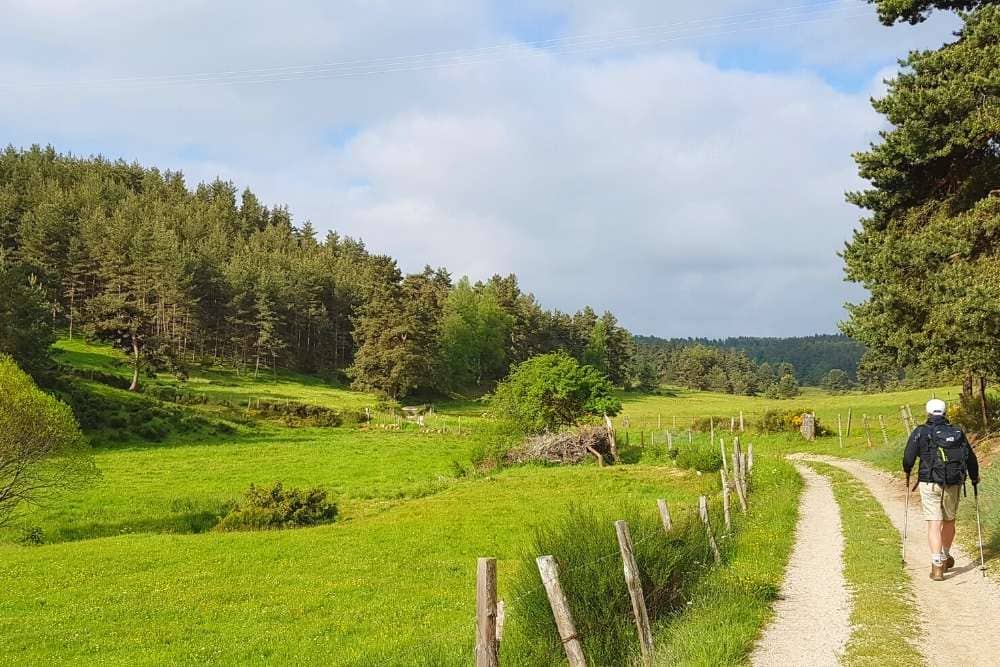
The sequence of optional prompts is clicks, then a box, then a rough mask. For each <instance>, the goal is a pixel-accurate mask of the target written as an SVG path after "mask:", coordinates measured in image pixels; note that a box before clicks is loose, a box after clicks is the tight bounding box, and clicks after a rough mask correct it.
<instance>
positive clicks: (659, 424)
mask: <svg viewBox="0 0 1000 667" xmlns="http://www.w3.org/2000/svg"><path fill="white" fill-rule="evenodd" d="M661 428H663V420H662V419H660V413H659V412H657V413H656V430H657V431H659V430H660V429H661Z"/></svg>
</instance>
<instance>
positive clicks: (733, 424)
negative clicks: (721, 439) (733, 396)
mask: <svg viewBox="0 0 1000 667" xmlns="http://www.w3.org/2000/svg"><path fill="white" fill-rule="evenodd" d="M729 432H730V433H735V432H736V417H730V418H729Z"/></svg>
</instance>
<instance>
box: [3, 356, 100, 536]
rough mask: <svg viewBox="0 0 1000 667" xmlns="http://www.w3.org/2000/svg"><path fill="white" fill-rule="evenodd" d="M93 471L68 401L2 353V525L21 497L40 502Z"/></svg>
mask: <svg viewBox="0 0 1000 667" xmlns="http://www.w3.org/2000/svg"><path fill="white" fill-rule="evenodd" d="M96 474H97V473H96V468H95V467H94V461H93V458H92V457H91V455H90V446H89V445H88V444H87V441H86V440H84V438H83V434H82V433H80V426H79V424H78V423H77V421H76V419H74V417H73V412H72V411H71V410H70V408H69V406H67V405H66V404H65V403H62V402H60V401H59V400H57V399H56V398H54V397H52V396H50V395H49V394H46V393H45V392H43V391H42V390H40V389H39V388H38V387H36V386H35V383H34V382H32V380H31V378H30V377H28V375H27V374H25V373H24V372H23V371H22V370H21V369H20V368H18V367H17V365H16V364H15V363H14V361H13V359H11V358H10V357H8V356H6V355H2V354H0V525H3V524H4V523H5V522H6V521H7V520H9V519H10V517H11V516H12V515H13V513H14V511H15V510H16V508H17V507H18V506H19V505H20V504H21V503H22V502H29V503H36V504H37V503H40V502H42V501H44V500H46V499H48V498H49V497H50V496H51V495H53V494H55V493H57V492H60V491H63V490H65V489H66V488H70V487H73V486H75V485H77V484H79V483H83V482H85V481H86V480H88V479H89V478H91V477H93V476H94V475H96Z"/></svg>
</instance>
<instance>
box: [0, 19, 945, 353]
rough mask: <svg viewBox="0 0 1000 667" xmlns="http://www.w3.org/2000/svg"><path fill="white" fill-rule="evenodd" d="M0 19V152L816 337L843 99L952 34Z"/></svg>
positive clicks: (762, 329) (865, 124) (831, 274)
mask: <svg viewBox="0 0 1000 667" xmlns="http://www.w3.org/2000/svg"><path fill="white" fill-rule="evenodd" d="M0 15H2V16H4V21H3V23H2V24H0V91H2V92H3V94H4V95H5V97H6V99H7V100H8V101H11V100H12V101H13V103H10V102H8V103H6V104H4V105H2V106H0V141H3V142H4V143H8V142H9V143H12V144H14V145H29V144H31V143H40V144H46V143H51V144H53V145H54V146H56V148H58V149H59V150H63V151H73V152H74V153H77V154H91V153H101V154H104V155H106V156H109V157H122V158H125V159H127V160H138V161H140V162H143V163H146V164H155V165H157V166H159V167H161V168H164V169H166V168H170V169H180V170H182V171H183V172H184V173H185V174H186V176H187V178H188V181H189V184H191V185H194V183H196V182H197V181H198V180H203V179H212V178H215V177H222V178H225V179H229V180H232V181H234V182H235V183H236V184H237V185H238V186H240V187H242V186H244V185H249V186H251V187H252V188H253V189H254V190H255V191H256V192H258V194H260V195H261V197H262V198H263V199H265V200H266V201H268V202H271V203H287V204H288V205H289V206H290V208H291V210H292V212H293V214H294V215H295V216H296V219H297V220H305V219H309V220H311V221H312V223H313V224H314V225H315V226H316V227H317V228H318V229H320V230H326V229H336V230H338V231H339V232H341V233H344V234H349V235H352V236H359V237H361V238H363V239H364V240H365V241H366V243H367V244H368V245H369V246H370V247H371V248H373V249H374V250H376V251H379V252H387V253H389V254H392V255H393V256H395V257H397V258H399V260H400V264H401V266H402V267H403V268H404V270H419V269H421V268H422V267H423V266H424V264H426V263H430V264H432V265H435V266H437V265H443V266H446V267H448V268H449V269H451V270H452V271H453V273H454V274H455V276H456V278H457V277H458V276H460V275H463V274H468V275H470V276H471V277H472V278H473V279H479V278H485V277H488V276H489V275H491V274H492V273H495V272H500V273H508V272H516V273H517V274H518V276H519V277H520V278H521V283H522V286H523V287H524V288H526V289H528V290H530V291H533V292H534V293H535V294H536V295H537V296H538V298H539V299H540V300H541V301H542V302H543V304H545V305H546V306H549V307H557V308H560V309H562V310H568V311H573V310H576V309H578V308H580V307H582V306H583V305H584V304H586V303H589V304H592V305H593V306H594V307H596V308H598V309H610V310H613V311H614V312H615V313H617V314H618V315H619V316H620V318H621V320H622V321H623V322H624V323H625V324H626V325H627V326H629V327H630V328H631V329H632V330H634V331H636V332H641V333H652V334H659V335H664V336H725V335H741V334H742V335H791V334H807V333H814V332H828V331H833V330H834V329H835V327H836V324H837V322H838V320H840V319H841V318H843V316H844V312H843V309H842V306H843V303H844V302H845V301H848V300H857V299H859V298H862V297H863V294H861V293H860V292H859V290H858V289H857V288H856V287H854V286H851V285H848V284H845V283H844V282H843V279H842V275H843V272H842V268H841V265H840V260H839V259H838V258H837V255H836V253H837V251H838V250H839V249H840V248H841V247H842V246H843V243H844V241H845V240H846V239H847V238H849V237H850V234H851V230H852V229H853V228H854V226H855V225H856V224H857V219H858V211H856V210H854V209H852V208H851V207H849V206H847V205H846V204H845V203H844V201H843V193H844V191H845V190H850V189H855V188H858V187H861V186H862V185H863V184H862V183H860V182H859V181H858V179H857V176H856V173H855V169H854V165H853V163H852V161H851V159H850V154H851V153H852V152H854V151H856V150H859V149H863V148H864V147H865V146H866V145H867V143H868V142H869V141H872V140H874V139H875V137H876V132H877V131H878V129H879V128H880V127H881V123H882V121H881V119H880V118H879V117H878V116H877V115H875V114H874V112H872V110H871V109H870V105H869V103H868V99H869V97H870V96H871V95H873V94H879V92H880V91H881V90H882V84H881V81H882V79H884V78H885V77H887V76H891V74H892V73H893V72H894V71H895V67H896V66H895V63H896V59H897V58H899V57H902V56H903V55H904V54H905V53H906V52H907V51H908V50H909V49H912V48H934V47H936V46H938V45H940V44H941V43H942V42H943V41H945V40H946V39H948V37H949V33H950V31H951V30H952V29H953V28H954V27H955V25H956V21H955V19H954V17H951V16H949V15H939V16H935V17H934V18H933V19H932V20H931V21H929V22H927V23H926V24H924V25H921V26H917V27H911V26H897V27H894V28H885V27H883V26H881V25H880V24H879V23H878V22H877V21H876V19H875V16H874V9H873V8H872V7H870V6H868V5H866V4H865V3H862V2H858V1H857V0H827V1H825V2H824V1H821V0H814V2H812V3H805V2H803V1H802V0H799V1H798V2H796V1H795V0H786V1H785V2H771V1H766V2H765V1H750V0H718V1H717V2H713V3H663V2H661V1H653V0H623V1H620V2H607V3H601V2H586V3H581V2H578V1H574V0H531V1H529V2H522V3H509V2H493V1H488V0H468V1H466V2H462V3H454V2H448V1H445V0H427V1H424V2H413V3H388V2H363V1H361V0H356V1H345V2H338V3H324V2H297V3H294V4H287V3H277V2H274V3H260V2H235V1H232V0H226V1H223V2H216V3H211V4H206V3H200V2H194V0H179V1H177V2H173V3H159V4H148V5H147V4H137V3H131V2H126V1H125V0H95V1H91V2H87V1H85V0H31V1H29V0H0ZM546 40H548V41H547V42H546V43H544V44H540V43H539V42H542V41H546ZM427 54H435V55H427ZM347 63H349V64H347ZM276 68H285V69H276ZM223 72H228V73H229V74H219V73H223ZM159 77H168V78H159Z"/></svg>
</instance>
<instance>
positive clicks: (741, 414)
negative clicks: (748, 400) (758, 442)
mask: <svg viewBox="0 0 1000 667" xmlns="http://www.w3.org/2000/svg"><path fill="white" fill-rule="evenodd" d="M744 430H745V429H744V426H743V411H742V410H740V433H743V432H744Z"/></svg>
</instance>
